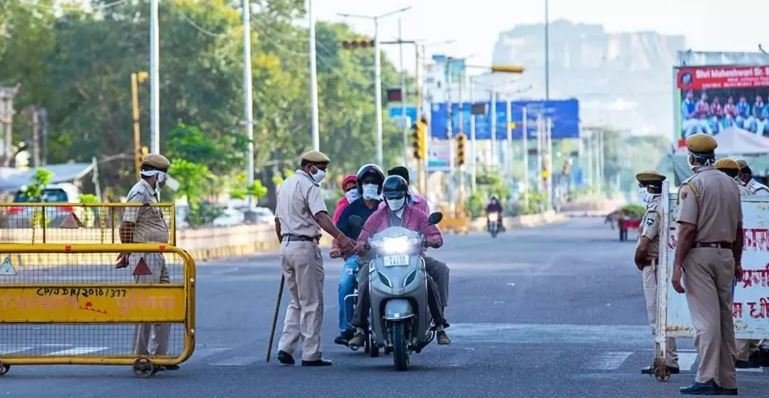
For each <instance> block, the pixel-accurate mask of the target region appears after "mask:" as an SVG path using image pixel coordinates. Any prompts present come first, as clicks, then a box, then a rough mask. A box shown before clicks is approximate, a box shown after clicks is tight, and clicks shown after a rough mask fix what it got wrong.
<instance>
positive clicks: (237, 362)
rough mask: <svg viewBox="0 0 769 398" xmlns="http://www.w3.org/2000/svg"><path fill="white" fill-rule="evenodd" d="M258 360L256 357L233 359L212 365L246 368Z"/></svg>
mask: <svg viewBox="0 0 769 398" xmlns="http://www.w3.org/2000/svg"><path fill="white" fill-rule="evenodd" d="M258 360H259V359H258V358H257V357H256V356H255V355H251V356H242V357H232V358H227V359H223V360H221V361H218V362H214V363H212V364H211V366H246V365H250V364H252V363H255V362H256V361H258Z"/></svg>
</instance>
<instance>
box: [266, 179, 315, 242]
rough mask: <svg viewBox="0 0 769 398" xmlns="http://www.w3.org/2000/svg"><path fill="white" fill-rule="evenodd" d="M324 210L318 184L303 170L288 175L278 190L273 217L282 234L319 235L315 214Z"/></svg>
mask: <svg viewBox="0 0 769 398" xmlns="http://www.w3.org/2000/svg"><path fill="white" fill-rule="evenodd" d="M320 212H328V210H326V202H325V201H323V195H322V194H321V191H320V185H318V183H316V182H315V181H314V180H313V179H312V177H310V175H309V174H307V173H305V172H304V171H303V170H297V172H296V173H295V174H294V175H292V176H291V177H288V178H287V179H286V180H285V181H284V182H283V184H282V185H281V187H280V191H279V192H278V205H277V207H276V209H275V217H277V218H278V220H279V221H280V230H281V233H282V234H283V235H299V236H307V237H320V225H318V223H317V222H316V221H315V215H316V214H318V213H320Z"/></svg>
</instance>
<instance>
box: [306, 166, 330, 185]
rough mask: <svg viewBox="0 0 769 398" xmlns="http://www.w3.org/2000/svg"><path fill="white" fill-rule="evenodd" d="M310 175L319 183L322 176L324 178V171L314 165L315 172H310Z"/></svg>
mask: <svg viewBox="0 0 769 398" xmlns="http://www.w3.org/2000/svg"><path fill="white" fill-rule="evenodd" d="M310 177H312V179H313V180H314V181H315V182H317V183H318V184H320V182H321V181H323V179H324V178H326V172H325V171H323V170H321V169H319V168H317V167H316V168H315V173H314V174H311V175H310Z"/></svg>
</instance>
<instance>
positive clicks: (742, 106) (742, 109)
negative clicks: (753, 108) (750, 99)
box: [737, 102, 750, 117]
mask: <svg viewBox="0 0 769 398" xmlns="http://www.w3.org/2000/svg"><path fill="white" fill-rule="evenodd" d="M748 113H750V105H749V104H748V103H747V102H740V103H738V104H737V115H739V116H742V117H747V116H748Z"/></svg>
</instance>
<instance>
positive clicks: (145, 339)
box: [128, 253, 171, 355]
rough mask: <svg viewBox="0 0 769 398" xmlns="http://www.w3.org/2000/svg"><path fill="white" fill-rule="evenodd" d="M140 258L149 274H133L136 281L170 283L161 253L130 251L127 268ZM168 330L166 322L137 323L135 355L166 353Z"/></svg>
mask: <svg viewBox="0 0 769 398" xmlns="http://www.w3.org/2000/svg"><path fill="white" fill-rule="evenodd" d="M141 259H144V263H145V264H147V267H148V268H149V270H150V272H151V274H149V275H134V280H135V281H136V283H171V279H170V278H169V276H168V268H166V260H165V258H164V257H163V254H161V253H131V255H130V256H129V257H128V266H129V268H128V269H131V270H133V269H135V268H136V266H137V265H138V264H139V261H140V260H141ZM170 331H171V325H169V324H167V323H161V324H142V325H137V326H136V328H135V329H134V351H135V352H136V354H137V355H166V353H168V335H169V334H170Z"/></svg>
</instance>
